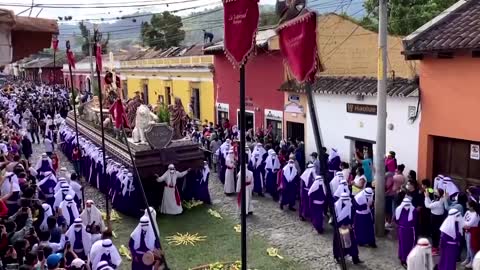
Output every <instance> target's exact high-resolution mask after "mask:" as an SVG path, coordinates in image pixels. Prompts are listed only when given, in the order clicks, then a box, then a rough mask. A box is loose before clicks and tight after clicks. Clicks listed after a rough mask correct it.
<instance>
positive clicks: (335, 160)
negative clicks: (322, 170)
mask: <svg viewBox="0 0 480 270" xmlns="http://www.w3.org/2000/svg"><path fill="white" fill-rule="evenodd" d="M340 163H341V160H340V156H339V155H338V152H337V149H335V148H332V149H331V150H330V154H329V155H328V162H327V166H328V179H329V180H331V179H333V177H334V176H335V173H336V172H338V171H340Z"/></svg>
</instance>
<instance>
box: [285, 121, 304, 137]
mask: <svg viewBox="0 0 480 270" xmlns="http://www.w3.org/2000/svg"><path fill="white" fill-rule="evenodd" d="M287 138H288V139H292V140H293V141H295V140H299V141H302V142H304V141H305V127H304V124H303V123H296V122H289V121H287Z"/></svg>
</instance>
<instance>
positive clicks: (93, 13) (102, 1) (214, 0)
mask: <svg viewBox="0 0 480 270" xmlns="http://www.w3.org/2000/svg"><path fill="white" fill-rule="evenodd" d="M33 1H34V4H43V5H49V4H50V5H57V6H58V5H60V6H63V7H64V8H51V7H45V8H44V9H43V10H42V8H40V7H35V8H33V11H32V13H31V16H32V17H35V16H37V14H39V15H38V17H41V18H50V19H56V18H57V17H58V16H72V18H73V20H82V19H88V18H90V19H92V18H95V19H100V18H104V19H107V18H112V19H114V18H116V17H120V16H125V15H129V14H133V13H136V12H149V13H151V12H161V11H164V10H169V11H176V10H183V11H178V12H176V13H175V14H177V15H188V14H189V13H191V12H194V11H197V12H198V11H202V10H204V9H205V8H214V7H216V6H219V5H221V1H220V0H137V1H127V0H117V1H114V0H33ZM316 1H318V0H316ZM325 1H331V0H325ZM179 2H180V3H179ZM12 3H14V5H21V7H20V6H12V5H8V4H12ZM166 3H168V7H167V5H166ZM31 4H32V1H31V0H0V6H1V7H2V8H6V9H11V10H13V11H14V12H15V14H18V13H20V12H22V11H24V10H26V9H28V7H29V6H31ZM261 4H275V0H261ZM82 5H83V7H85V8H78V7H79V6H82ZM89 5H91V6H94V5H105V6H114V5H116V6H122V7H118V8H117V7H115V8H113V7H109V8H88V7H89ZM135 5H136V6H135ZM65 6H68V7H65ZM74 6H75V7H74ZM132 6H134V7H132ZM192 7H194V8H192ZM21 15H22V16H29V10H28V11H26V12H24V13H22V14H21Z"/></svg>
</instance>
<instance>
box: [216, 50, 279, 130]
mask: <svg viewBox="0 0 480 270" xmlns="http://www.w3.org/2000/svg"><path fill="white" fill-rule="evenodd" d="M214 57H215V59H214V66H215V88H216V90H217V97H216V104H217V119H216V120H217V121H219V120H220V119H219V117H218V114H219V110H218V107H219V106H220V107H222V106H223V107H228V119H229V120H230V122H231V123H232V124H237V123H238V119H237V118H238V117H237V112H238V110H239V106H240V100H239V87H240V85H239V78H240V77H239V76H240V75H239V71H238V69H236V68H234V67H233V66H232V64H231V63H230V61H229V60H228V59H227V58H226V57H225V55H224V54H223V52H221V53H217V54H215V56H214ZM283 80H284V67H283V58H282V56H281V54H280V52H279V51H264V50H262V49H257V54H255V55H253V56H252V57H251V58H250V59H249V60H248V62H247V65H246V66H245V81H246V85H245V91H246V93H245V96H246V112H247V114H249V115H248V116H247V122H248V117H251V115H252V114H253V123H252V124H253V128H254V129H257V128H262V127H263V128H266V127H267V122H268V123H272V122H270V120H273V121H274V122H273V123H276V124H278V125H279V126H277V127H278V128H279V129H282V121H283V105H284V103H283V99H284V95H283V93H282V92H280V91H278V88H279V86H280V84H281V83H282V82H283ZM226 105H228V106H226ZM220 110H221V109H220ZM250 119H251V118H250ZM252 124H250V126H249V123H247V127H248V128H251V127H252ZM280 134H281V133H280Z"/></svg>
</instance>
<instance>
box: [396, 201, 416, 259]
mask: <svg viewBox="0 0 480 270" xmlns="http://www.w3.org/2000/svg"><path fill="white" fill-rule="evenodd" d="M396 222H397V225H398V232H397V234H398V258H399V259H400V261H401V262H407V256H408V254H409V253H410V251H411V250H412V249H413V248H414V247H415V243H416V241H415V224H417V210H413V219H412V220H411V221H408V210H407V209H402V212H401V214H400V218H399V219H398V220H397V221H396Z"/></svg>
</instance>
